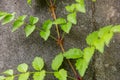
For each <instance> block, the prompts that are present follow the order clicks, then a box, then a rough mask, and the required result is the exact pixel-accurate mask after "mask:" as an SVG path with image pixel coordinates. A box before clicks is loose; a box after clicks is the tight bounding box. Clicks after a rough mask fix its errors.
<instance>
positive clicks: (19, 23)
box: [12, 15, 27, 32]
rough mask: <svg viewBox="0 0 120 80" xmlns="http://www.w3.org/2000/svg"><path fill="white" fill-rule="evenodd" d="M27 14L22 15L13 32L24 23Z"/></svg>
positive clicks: (14, 24) (15, 23) (14, 25)
mask: <svg viewBox="0 0 120 80" xmlns="http://www.w3.org/2000/svg"><path fill="white" fill-rule="evenodd" d="M26 17H27V16H26V15H23V16H20V17H19V18H18V19H17V20H16V21H15V22H14V23H13V27H12V32H14V31H16V30H17V29H18V28H19V27H21V26H22V25H23V24H24V19H25V18H26Z"/></svg>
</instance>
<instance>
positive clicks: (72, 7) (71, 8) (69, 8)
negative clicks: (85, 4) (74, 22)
mask: <svg viewBox="0 0 120 80" xmlns="http://www.w3.org/2000/svg"><path fill="white" fill-rule="evenodd" d="M75 7H76V4H72V5H70V6H66V7H65V9H66V10H67V11H68V12H73V11H74V10H75Z"/></svg>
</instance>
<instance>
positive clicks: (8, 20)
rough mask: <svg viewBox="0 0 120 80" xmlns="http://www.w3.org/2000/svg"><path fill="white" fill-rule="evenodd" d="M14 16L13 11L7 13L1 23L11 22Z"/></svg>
mask: <svg viewBox="0 0 120 80" xmlns="http://www.w3.org/2000/svg"><path fill="white" fill-rule="evenodd" d="M14 17H15V12H14V13H12V14H7V15H6V16H5V17H4V19H3V22H2V25H5V24H7V23H9V22H11V21H12V20H13V19H14Z"/></svg>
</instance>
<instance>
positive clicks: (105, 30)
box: [98, 25, 112, 38]
mask: <svg viewBox="0 0 120 80" xmlns="http://www.w3.org/2000/svg"><path fill="white" fill-rule="evenodd" d="M111 27H112V26H111V25H110V26H107V27H103V28H101V29H100V30H99V33H98V36H99V37H100V38H102V37H103V36H104V35H106V34H108V33H109V32H110V30H111Z"/></svg>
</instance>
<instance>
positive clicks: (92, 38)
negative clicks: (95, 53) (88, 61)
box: [86, 31, 98, 45]
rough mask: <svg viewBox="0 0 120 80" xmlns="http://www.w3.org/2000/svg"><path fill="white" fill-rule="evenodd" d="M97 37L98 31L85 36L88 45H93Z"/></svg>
mask: <svg viewBox="0 0 120 80" xmlns="http://www.w3.org/2000/svg"><path fill="white" fill-rule="evenodd" d="M97 39H98V31H95V32H92V33H90V34H89V35H88V36H87V38H86V42H87V44H88V45H94V42H95V41H96V40H97Z"/></svg>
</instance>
